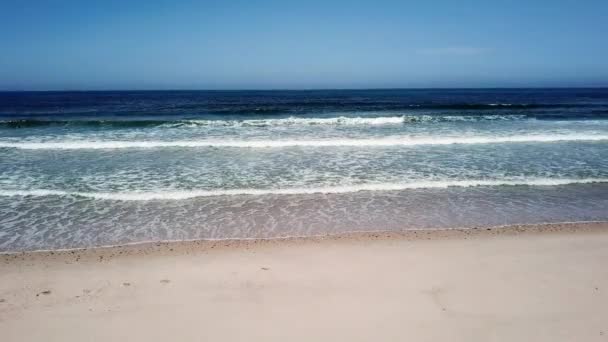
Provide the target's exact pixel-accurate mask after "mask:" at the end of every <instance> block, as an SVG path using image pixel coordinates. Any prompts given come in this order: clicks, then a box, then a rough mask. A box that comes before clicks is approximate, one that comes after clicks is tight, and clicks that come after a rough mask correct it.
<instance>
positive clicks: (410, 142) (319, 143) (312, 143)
mask: <svg viewBox="0 0 608 342" xmlns="http://www.w3.org/2000/svg"><path fill="white" fill-rule="evenodd" d="M605 140H608V135H606V134H592V135H590V134H553V135H513V136H498V137H492V136H470V137H445V136H444V137H428V136H427V137H417V136H394V137H386V138H375V139H369V138H368V139H318V140H299V139H290V140H177V141H81V140H71V141H48V142H0V148H17V149H26V150H79V149H123V148H167V147H188V148H194V147H234V148H281V147H342V146H344V147H387V146H418V145H453V144H503V143H535V142H538V143H550V142H560V141H605Z"/></svg>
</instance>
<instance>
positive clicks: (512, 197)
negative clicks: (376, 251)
mask: <svg viewBox="0 0 608 342" xmlns="http://www.w3.org/2000/svg"><path fill="white" fill-rule="evenodd" d="M606 219H608V89H506V90H501V89H484V90H475V89H449V90H422V89H421V90H397V89H395V90H319V91H146V92H3V93H2V92H0V251H11V250H31V249H46V248H70V247H83V246H98V245H108V244H121V243H130V242H141V241H149V240H180V239H192V238H203V239H204V238H251V237H279V236H292V235H315V234H327V233H339V232H344V231H353V230H354V231H356V230H387V229H389V230H396V229H424V228H437V227H472V226H479V225H503V224H514V223H538V222H563V221H593V220H606Z"/></svg>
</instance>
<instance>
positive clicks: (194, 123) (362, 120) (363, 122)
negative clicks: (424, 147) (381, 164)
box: [163, 115, 526, 128]
mask: <svg viewBox="0 0 608 342" xmlns="http://www.w3.org/2000/svg"><path fill="white" fill-rule="evenodd" d="M525 118H526V116H525V115H397V116H380V117H361V116H357V117H352V116H337V117H330V118H303V117H293V116H291V117H287V118H280V119H249V120H184V121H178V122H174V123H167V124H165V125H163V126H164V127H170V128H171V127H174V128H175V127H209V126H211V127H266V126H299V125H309V126H315V125H336V126H338V125H343V126H378V125H399V124H404V123H415V122H445V121H447V122H458V121H467V122H468V121H471V122H474V121H482V120H483V121H486V120H488V121H496V120H499V121H501V120H521V119H525Z"/></svg>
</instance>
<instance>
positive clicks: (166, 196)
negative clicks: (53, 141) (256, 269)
mask: <svg viewBox="0 0 608 342" xmlns="http://www.w3.org/2000/svg"><path fill="white" fill-rule="evenodd" d="M606 182H608V178H586V179H551V178H534V179H505V180H444V181H415V182H407V183H371V184H357V185H343V186H326V187H311V188H285V189H220V190H175V191H149V192H146V191H131V192H70V191H61V190H44V189H39V190H0V196H4V197H12V196H34V197H41V196H75V197H86V198H93V199H98V200H114V201H149V200H184V199H190V198H196V197H214V196H238V195H255V196H260V195H299V194H341V193H352V192H359V191H398V190H407V189H432V188H450V187H482V186H558V185H568V184H590V183H606Z"/></svg>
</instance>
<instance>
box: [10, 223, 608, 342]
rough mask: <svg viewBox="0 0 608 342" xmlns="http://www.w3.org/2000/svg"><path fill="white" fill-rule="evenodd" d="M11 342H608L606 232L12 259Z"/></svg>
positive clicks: (573, 229) (252, 244) (562, 229)
mask: <svg viewBox="0 0 608 342" xmlns="http://www.w3.org/2000/svg"><path fill="white" fill-rule="evenodd" d="M45 291H48V292H45ZM0 340H1V341H3V342H9V341H484V342H486V341H607V340H608V224H587V225H550V226H543V227H530V228H529V229H527V230H524V229H522V228H521V227H515V228H511V229H503V230H497V229H492V230H490V231H487V230H485V229H477V230H470V231H448V232H445V231H443V232H442V231H436V232H431V233H426V232H418V233H413V232H409V233H403V234H398V233H391V234H387V233H379V234H372V233H368V234H353V235H350V236H342V237H328V238H313V239H292V240H275V241H245V242H215V243H213V242H198V243H197V242H192V243H173V244H158V245H156V244H151V245H143V246H131V247H122V248H109V249H96V250H88V251H74V252H61V253H57V252H55V253H52V254H51V253H28V254H15V255H4V256H0Z"/></svg>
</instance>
